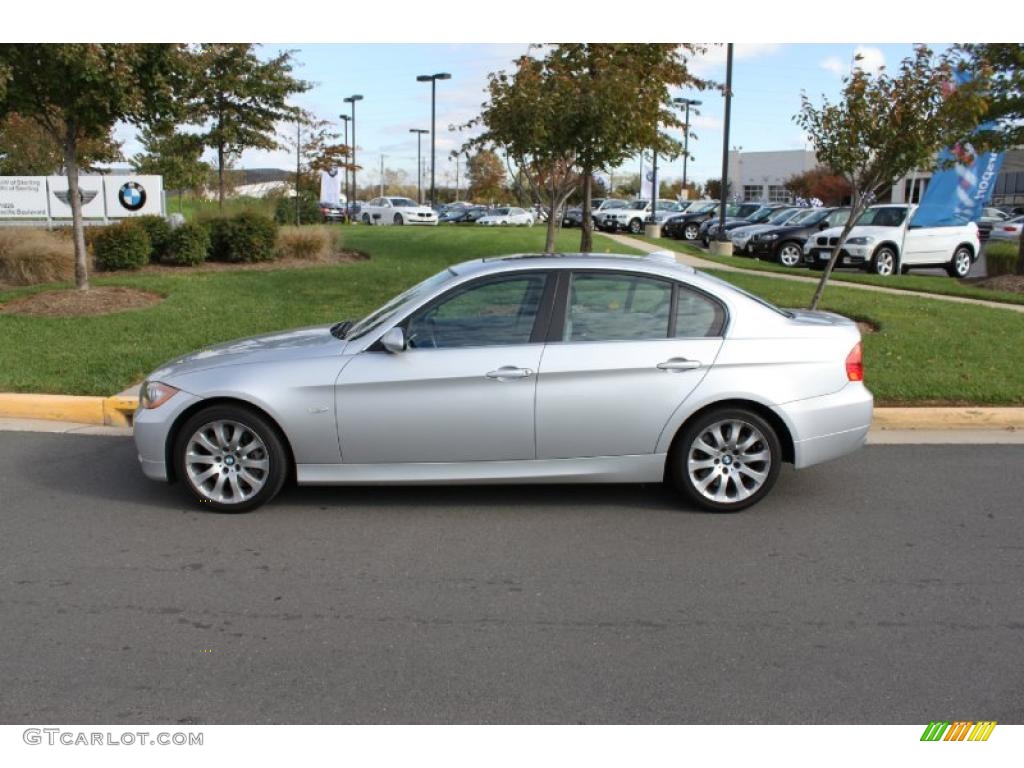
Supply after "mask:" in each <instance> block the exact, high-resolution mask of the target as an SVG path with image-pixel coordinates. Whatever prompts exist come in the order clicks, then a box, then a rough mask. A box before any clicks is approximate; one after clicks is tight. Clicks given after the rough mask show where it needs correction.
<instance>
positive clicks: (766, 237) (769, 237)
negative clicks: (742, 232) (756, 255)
mask: <svg viewBox="0 0 1024 768" xmlns="http://www.w3.org/2000/svg"><path fill="white" fill-rule="evenodd" d="M754 239H755V240H778V239H779V236H778V235H776V234H773V233H769V234H766V235H754Z"/></svg>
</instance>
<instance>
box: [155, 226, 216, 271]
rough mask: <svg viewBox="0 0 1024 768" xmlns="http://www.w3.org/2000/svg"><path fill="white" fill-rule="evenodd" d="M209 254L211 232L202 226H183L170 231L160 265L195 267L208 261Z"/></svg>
mask: <svg viewBox="0 0 1024 768" xmlns="http://www.w3.org/2000/svg"><path fill="white" fill-rule="evenodd" d="M209 252H210V232H209V230H208V229H207V228H206V227H204V226H203V225H201V224H182V225H181V226H180V227H178V228H176V229H172V230H171V231H170V233H169V235H168V239H167V247H166V248H165V249H164V253H163V255H162V256H161V257H160V263H162V264H177V265H180V266H185V267H194V266H195V265H196V264H202V263H203V262H204V261H206V256H207V254H208V253H209Z"/></svg>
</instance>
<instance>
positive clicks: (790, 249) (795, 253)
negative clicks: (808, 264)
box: [775, 242, 804, 267]
mask: <svg viewBox="0 0 1024 768" xmlns="http://www.w3.org/2000/svg"><path fill="white" fill-rule="evenodd" d="M775 257H776V258H777V259H778V260H779V264H781V265H782V266H784V267H797V266H799V265H800V262H801V261H803V258H804V250H803V248H801V247H800V245H799V243H792V242H790V243H783V244H782V245H780V246H779V250H778V253H776V255H775Z"/></svg>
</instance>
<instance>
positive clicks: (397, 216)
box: [391, 213, 405, 227]
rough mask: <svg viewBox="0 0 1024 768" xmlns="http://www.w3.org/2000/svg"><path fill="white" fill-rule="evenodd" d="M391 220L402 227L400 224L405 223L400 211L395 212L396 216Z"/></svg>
mask: <svg viewBox="0 0 1024 768" xmlns="http://www.w3.org/2000/svg"><path fill="white" fill-rule="evenodd" d="M391 222H392V223H393V224H394V225H396V226H399V227H400V226H402V225H403V224H405V219H403V218H402V214H400V213H396V214H395V218H393V219H392V220H391Z"/></svg>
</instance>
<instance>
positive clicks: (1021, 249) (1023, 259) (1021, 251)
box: [1017, 227, 1024, 275]
mask: <svg viewBox="0 0 1024 768" xmlns="http://www.w3.org/2000/svg"><path fill="white" fill-rule="evenodd" d="M1017 274H1018V275H1024V227H1022V228H1021V233H1020V239H1018V240H1017Z"/></svg>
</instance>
